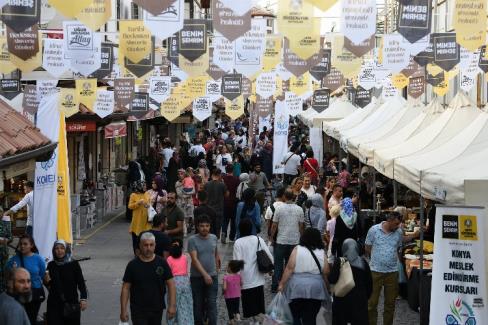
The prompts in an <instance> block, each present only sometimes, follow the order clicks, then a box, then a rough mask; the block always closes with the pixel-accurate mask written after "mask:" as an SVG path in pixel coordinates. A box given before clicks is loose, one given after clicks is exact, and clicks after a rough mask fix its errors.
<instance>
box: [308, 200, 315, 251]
mask: <svg viewBox="0 0 488 325" xmlns="http://www.w3.org/2000/svg"><path fill="white" fill-rule="evenodd" d="M307 215H308V222H310V228H313V224H312V218H310V208H308V214H307ZM311 252H312V251H311ZM312 254H313V252H312ZM314 256H315V255H314Z"/></svg>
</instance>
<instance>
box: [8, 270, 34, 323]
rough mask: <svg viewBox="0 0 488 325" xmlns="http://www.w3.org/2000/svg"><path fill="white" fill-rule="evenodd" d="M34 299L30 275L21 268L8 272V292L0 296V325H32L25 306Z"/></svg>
mask: <svg viewBox="0 0 488 325" xmlns="http://www.w3.org/2000/svg"><path fill="white" fill-rule="evenodd" d="M31 299H32V291H31V279H30V273H29V272H28V271H27V270H26V269H24V268H21V267H17V268H13V269H11V270H8V271H7V292H2V293H1V294H0V324H15V325H30V321H29V317H28V316H27V313H26V312H25V309H24V307H23V306H22V305H23V304H26V303H28V302H30V301H31Z"/></svg>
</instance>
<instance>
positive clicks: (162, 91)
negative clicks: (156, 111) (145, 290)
mask: <svg viewBox="0 0 488 325" xmlns="http://www.w3.org/2000/svg"><path fill="white" fill-rule="evenodd" d="M170 95H171V77H151V79H149V96H150V97H151V98H152V99H154V100H155V101H157V102H158V103H161V102H164V101H165V100H166V99H167V98H168V97H169V96H170Z"/></svg>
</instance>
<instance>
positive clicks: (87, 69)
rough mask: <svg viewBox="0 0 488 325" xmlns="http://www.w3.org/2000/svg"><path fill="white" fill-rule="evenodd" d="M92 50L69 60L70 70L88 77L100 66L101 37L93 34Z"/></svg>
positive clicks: (98, 34)
mask: <svg viewBox="0 0 488 325" xmlns="http://www.w3.org/2000/svg"><path fill="white" fill-rule="evenodd" d="M92 42H93V50H92V51H91V52H86V53H85V54H84V55H83V56H78V55H77V56H76V57H72V58H71V62H70V69H71V71H73V72H75V73H79V74H81V75H83V76H85V77H86V76H89V75H90V74H92V73H93V72H95V71H96V70H98V69H100V67H101V66H102V35H101V34H100V33H95V34H93V39H92Z"/></svg>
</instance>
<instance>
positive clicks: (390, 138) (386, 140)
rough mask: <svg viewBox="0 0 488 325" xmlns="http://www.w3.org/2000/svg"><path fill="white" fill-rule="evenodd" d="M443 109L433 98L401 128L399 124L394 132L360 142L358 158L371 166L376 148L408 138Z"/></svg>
mask: <svg viewBox="0 0 488 325" xmlns="http://www.w3.org/2000/svg"><path fill="white" fill-rule="evenodd" d="M443 111H444V108H443V107H442V105H441V104H440V103H439V100H438V99H437V98H435V99H434V100H433V101H431V102H430V103H429V105H427V106H426V107H425V109H424V110H423V112H422V113H420V114H419V115H418V116H417V117H416V118H414V119H412V120H411V121H410V122H409V123H408V124H406V125H405V126H403V127H402V128H400V126H398V127H395V130H396V131H395V130H392V131H395V133H392V134H388V135H387V136H385V137H382V138H381V139H378V140H375V141H372V142H368V143H361V146H360V147H359V152H358V158H359V160H361V162H363V163H365V164H367V165H370V166H373V165H374V155H375V151H376V150H380V149H384V148H390V147H393V146H395V145H397V144H398V143H402V142H404V141H406V140H408V139H409V138H410V137H412V136H414V135H415V134H417V133H419V132H421V131H422V130H424V129H425V128H427V127H428V126H430V125H431V124H432V122H433V121H434V120H435V119H436V118H438V117H439V116H440V114H441V113H442V112H443Z"/></svg>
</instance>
